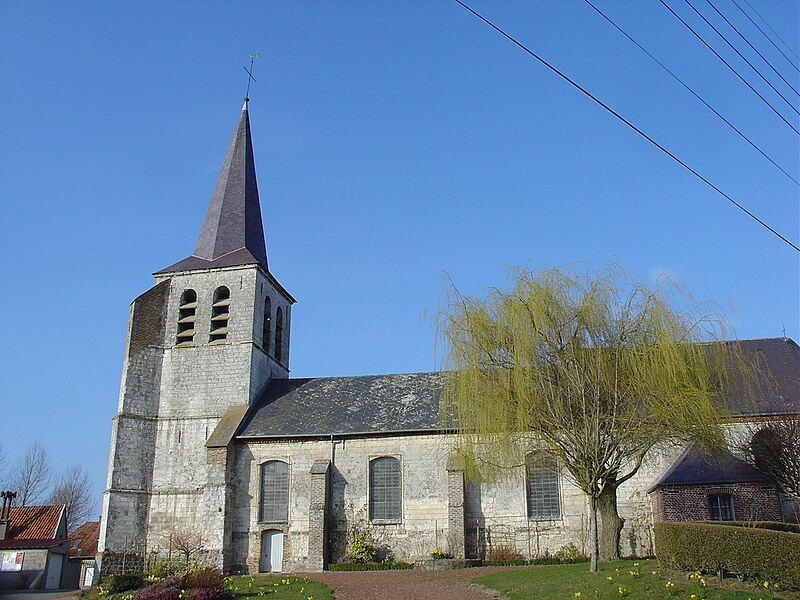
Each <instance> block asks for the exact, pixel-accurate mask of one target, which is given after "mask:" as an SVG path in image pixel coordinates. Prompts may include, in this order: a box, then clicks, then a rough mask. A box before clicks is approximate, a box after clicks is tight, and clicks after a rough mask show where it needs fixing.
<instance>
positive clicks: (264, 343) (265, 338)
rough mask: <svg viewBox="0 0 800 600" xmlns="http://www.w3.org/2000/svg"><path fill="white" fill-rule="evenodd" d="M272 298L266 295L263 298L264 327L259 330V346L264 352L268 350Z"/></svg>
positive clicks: (270, 333)
mask: <svg viewBox="0 0 800 600" xmlns="http://www.w3.org/2000/svg"><path fill="white" fill-rule="evenodd" d="M271 325H272V300H270V297H269V296H267V297H266V298H264V327H263V329H262V330H261V347H262V348H263V349H264V352H267V353H268V352H269V338H270V336H271V335H272V331H271V329H272V328H271Z"/></svg>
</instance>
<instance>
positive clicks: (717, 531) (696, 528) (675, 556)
mask: <svg viewBox="0 0 800 600" xmlns="http://www.w3.org/2000/svg"><path fill="white" fill-rule="evenodd" d="M655 545H656V557H657V558H658V559H659V560H660V561H661V562H662V563H663V564H665V565H667V566H668V567H672V568H676V569H682V570H698V571H702V572H707V573H725V572H729V573H734V574H736V575H738V576H740V577H744V578H751V579H758V580H766V581H770V582H778V583H781V584H782V585H784V586H789V587H800V535H798V534H796V533H788V532H784V531H772V530H769V529H757V528H753V527H731V526H729V525H710V524H708V523H697V522H686V523H656V526H655Z"/></svg>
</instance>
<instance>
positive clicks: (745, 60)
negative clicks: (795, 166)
mask: <svg viewBox="0 0 800 600" xmlns="http://www.w3.org/2000/svg"><path fill="white" fill-rule="evenodd" d="M683 1H684V2H686V4H688V5H689V8H691V9H692V10H693V11H694V12H696V13H697V15H698V16H699V17H700V18H701V19H703V21H705V22H706V25H708V26H709V27H711V29H713V30H714V33H716V34H717V35H718V36H719V37H721V38H722V41H724V42H725V43H726V44H728V46H730V47H731V50H733V51H734V52H736V54H738V55H739V58H741V59H742V60H743V61H744V62H746V63H747V64H748V65H749V66H750V68H751V69H753V71H755V72H756V75H758V76H759V77H761V79H763V80H764V83H766V84H767V85H768V86H769V87H771V88H772V91H774V92H775V93H776V94H778V96H780V97H781V99H782V100H783V101H784V102H786V104H788V105H789V108H791V109H792V110H793V111H794V112H796V113H797V114H798V115H800V110H797V109H796V108H795V107H794V105H793V104H792V103H791V102H789V101H788V100H787V99H786V96H784V95H783V94H781V93H780V92H779V91H778V88H776V87H775V86H774V85H772V83H771V82H770V80H769V79H767V78H766V77H764V75H762V74H761V71H759V70H758V69H756V68H755V66H754V65H753V63H751V62H750V61H749V60H747V58H746V57H745V56H744V54H742V53H741V52H739V50H738V49H737V48H736V46H734V45H733V44H731V43H730V42H729V41H728V38H726V37H725V36H724V35H723V34H722V33H720V31H719V29H717V28H716V27H714V24H713V23H711V21H709V20H708V19H706V18H705V15H703V13H701V12H700V11H699V10H697V9H696V8H695V7H694V5H693V4H692V3H691V2H690V1H689V0H683ZM717 56H719V55H717ZM792 91H794V90H792Z"/></svg>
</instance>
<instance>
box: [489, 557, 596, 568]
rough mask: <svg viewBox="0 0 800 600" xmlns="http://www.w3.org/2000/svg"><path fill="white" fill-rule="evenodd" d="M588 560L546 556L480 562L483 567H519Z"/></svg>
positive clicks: (565, 563)
mask: <svg viewBox="0 0 800 600" xmlns="http://www.w3.org/2000/svg"><path fill="white" fill-rule="evenodd" d="M588 561H589V558H588V557H586V556H576V557H572V558H559V557H556V556H548V557H546V558H545V557H542V558H530V559H527V560H526V559H524V558H514V559H509V560H484V561H481V566H483V567H519V566H525V565H571V564H575V563H582V562H588Z"/></svg>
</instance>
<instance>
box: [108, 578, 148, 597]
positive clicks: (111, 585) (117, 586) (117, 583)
mask: <svg viewBox="0 0 800 600" xmlns="http://www.w3.org/2000/svg"><path fill="white" fill-rule="evenodd" d="M144 584H145V581H144V577H143V576H142V575H108V576H107V577H103V587H104V588H105V589H106V590H108V592H109V593H110V594H118V593H120V592H127V591H129V590H138V589H139V588H141V587H144Z"/></svg>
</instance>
